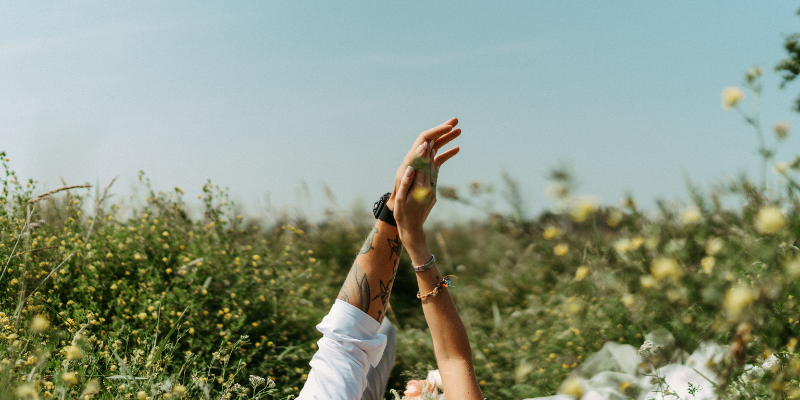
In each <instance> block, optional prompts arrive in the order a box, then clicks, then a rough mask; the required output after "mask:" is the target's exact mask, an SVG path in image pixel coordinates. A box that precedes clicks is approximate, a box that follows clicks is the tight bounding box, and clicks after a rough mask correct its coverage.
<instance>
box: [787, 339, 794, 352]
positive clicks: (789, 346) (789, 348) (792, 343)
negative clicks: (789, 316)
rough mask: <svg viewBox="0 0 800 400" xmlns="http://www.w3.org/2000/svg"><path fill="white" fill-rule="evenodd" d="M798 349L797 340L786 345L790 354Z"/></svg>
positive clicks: (791, 340)
mask: <svg viewBox="0 0 800 400" xmlns="http://www.w3.org/2000/svg"><path fill="white" fill-rule="evenodd" d="M796 347H797V338H791V339H789V343H788V344H787V345H786V350H789V353H794V349H795V348H796Z"/></svg>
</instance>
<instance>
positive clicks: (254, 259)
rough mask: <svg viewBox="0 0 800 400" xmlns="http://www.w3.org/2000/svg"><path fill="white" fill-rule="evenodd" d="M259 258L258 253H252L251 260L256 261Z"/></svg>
mask: <svg viewBox="0 0 800 400" xmlns="http://www.w3.org/2000/svg"><path fill="white" fill-rule="evenodd" d="M260 259H261V256H259V255H258V254H255V255H253V261H258V260H260Z"/></svg>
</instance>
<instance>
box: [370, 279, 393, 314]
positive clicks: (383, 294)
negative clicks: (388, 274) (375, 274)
mask: <svg viewBox="0 0 800 400" xmlns="http://www.w3.org/2000/svg"><path fill="white" fill-rule="evenodd" d="M380 284H381V291H380V292H378V295H377V296H375V297H373V298H372V300H375V299H377V298H379V297H380V299H381V304H383V306H384V307H386V302H387V301H389V294H390V293H391V292H392V291H391V290H389V286H391V284H392V281H389V282H386V284H385V285H384V284H383V281H382V280H381V281H380Z"/></svg>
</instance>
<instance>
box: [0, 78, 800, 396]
mask: <svg viewBox="0 0 800 400" xmlns="http://www.w3.org/2000/svg"><path fill="white" fill-rule="evenodd" d="M759 76H760V71H758V70H752V71H750V72H749V73H748V75H747V76H746V81H747V83H748V87H749V89H750V91H751V93H752V95H754V96H755V97H757V96H758V95H759V92H760V86H759V84H758V79H759ZM744 98H745V94H744V92H743V91H741V90H740V89H726V90H725V91H724V92H723V106H724V107H726V108H735V109H737V110H740V108H739V107H741V105H742V104H744V103H742V102H743V101H744ZM740 111H741V110H740ZM742 113H743V115H745V118H746V119H745V121H746V122H747V123H750V124H751V125H753V127H754V128H755V129H756V133H757V137H758V138H759V141H758V143H759V153H760V154H761V155H762V157H763V171H762V172H763V175H762V176H761V177H760V179H756V180H755V181H751V180H748V179H747V178H741V179H739V180H737V181H731V182H727V183H725V184H721V185H718V186H714V187H710V188H696V187H692V188H691V189H692V194H693V195H692V198H691V202H690V205H688V206H673V205H670V204H669V203H665V202H659V203H658V204H657V205H656V206H657V210H658V211H657V212H647V213H645V212H643V211H642V210H641V209H640V207H639V206H638V205H637V203H636V202H635V201H634V200H633V199H626V201H625V202H624V204H622V205H620V206H609V205H599V204H595V203H592V202H591V201H589V200H586V199H583V198H581V197H579V196H576V195H575V194H574V191H575V188H574V187H573V185H572V177H571V176H570V175H569V174H568V173H567V172H566V171H562V170H557V171H554V173H553V175H552V186H551V189H550V190H549V192H550V195H551V197H552V198H553V199H554V201H555V203H554V206H553V210H552V211H550V212H545V213H544V214H542V215H541V216H540V217H539V218H537V219H535V220H525V219H522V218H521V215H522V213H521V212H520V210H521V207H522V206H521V203H522V199H521V195H520V193H519V190H518V188H517V185H516V183H515V181H514V180H513V179H511V178H510V177H504V181H503V183H502V184H501V185H503V186H504V188H505V190H504V192H505V193H507V195H506V196H505V197H506V200H507V201H508V202H509V203H510V204H511V206H512V207H511V209H512V210H513V211H512V212H510V213H508V214H498V213H495V212H492V211H488V216H487V218H486V219H484V220H480V221H472V222H465V223H460V224H455V225H448V226H445V225H441V226H431V227H429V233H428V237H429V240H430V242H431V247H432V250H433V252H434V253H435V254H436V256H437V259H438V260H440V269H441V270H442V273H444V274H457V275H458V276H459V278H460V279H459V286H458V287H457V288H455V289H453V290H452V292H451V293H452V294H453V296H454V299H455V301H456V305H457V306H458V308H459V311H460V313H461V316H462V318H463V320H464V322H465V325H466V327H467V331H468V333H469V335H470V340H471V344H472V349H473V355H474V359H475V367H476V372H477V376H478V380H479V382H480V384H481V386H482V389H483V392H484V395H485V396H486V397H487V398H489V399H523V398H529V397H537V396H547V395H550V394H554V393H556V392H557V391H559V388H560V387H561V385H562V383H563V382H564V381H565V378H566V377H567V376H569V375H570V374H571V373H574V371H576V370H579V369H580V367H581V363H582V360H584V359H585V358H586V357H587V356H588V355H590V354H592V353H594V352H596V351H598V350H599V349H601V347H603V345H604V344H605V343H607V342H618V343H627V344H631V345H633V346H635V347H639V346H640V345H642V342H643V341H644V339H643V336H644V335H645V334H646V333H647V332H651V331H653V330H654V329H657V328H665V329H666V330H668V331H669V332H671V333H672V334H673V335H674V337H675V340H676V346H678V347H680V348H682V349H685V350H688V351H691V350H693V349H694V348H696V347H697V346H698V344H699V343H700V342H702V341H714V342H717V343H719V344H722V345H727V346H728V347H726V352H727V353H726V356H725V357H724V358H722V359H721V360H719V361H718V362H716V363H714V365H710V366H708V367H709V368H711V369H713V370H714V371H715V372H716V374H717V376H718V380H717V382H716V383H715V384H716V394H717V395H718V397H720V398H756V397H757V398H788V399H795V398H800V380H798V377H799V376H800V354H798V352H799V351H800V348H798V338H800V325H799V324H798V322H800V304H798V297H800V285H798V284H797V281H798V279H800V254H798V253H800V248H798V247H797V246H798V238H799V237H800V210H799V209H798V208H799V207H800V184H798V180H797V179H798V177H799V175H800V174H798V171H800V158H796V159H795V160H792V161H787V162H776V160H773V154H774V149H775V148H776V146H778V145H779V144H780V143H781V141H782V140H783V139H784V138H786V136H787V135H788V134H789V126H788V125H787V124H777V125H776V126H775V127H774V129H773V131H774V132H773V133H774V138H773V135H771V134H770V135H767V134H764V133H763V132H762V131H761V127H760V125H759V123H758V122H757V121H758V118H755V117H753V116H751V115H748V114H746V113H745V112H744V111H742ZM768 136H769V137H768ZM768 143H772V145H770V144H768ZM0 157H2V164H3V169H4V175H3V177H2V181H0V186H2V194H1V195H0V262H2V265H0V268H1V272H0V398H2V399H11V398H25V399H38V398H58V399H77V398H83V399H91V398H98V399H106V398H109V399H110V398H122V399H138V400H144V399H168V398H201V399H211V398H215V399H217V398H223V399H229V398H239V397H241V398H247V399H257V398H267V399H271V398H276V399H284V398H291V397H292V396H295V395H296V394H297V393H298V392H299V389H300V388H301V387H302V386H303V383H304V380H305V379H306V378H307V374H308V372H309V366H308V362H309V360H310V358H311V357H312V355H313V354H314V352H315V350H316V344H315V343H316V341H317V340H318V339H319V336H320V335H319V333H318V332H317V331H316V330H315V329H314V326H315V325H316V324H317V323H318V322H319V321H320V320H321V318H322V317H323V316H324V315H325V314H326V313H327V310H328V309H329V307H330V305H331V304H332V302H333V301H334V299H335V297H336V295H337V293H338V290H339V287H340V285H341V283H342V282H343V281H344V278H345V275H346V273H347V271H348V269H349V267H350V265H351V263H352V260H353V258H354V256H355V255H356V254H357V252H358V249H359V247H360V245H361V242H362V241H363V239H364V238H365V237H366V236H367V234H368V232H369V230H370V227H371V224H372V220H371V218H369V216H368V215H347V216H343V215H341V214H336V213H330V214H328V215H327V217H326V218H325V219H324V220H323V221H321V222H310V221H303V220H300V221H292V220H285V221H281V222H279V223H277V224H274V225H271V226H265V225H263V224H260V223H258V221H256V220H249V219H248V218H247V216H241V215H237V214H236V213H235V212H234V211H233V210H234V207H233V205H232V204H231V203H230V202H229V200H228V198H227V193H226V192H225V191H224V190H222V189H220V188H219V186H217V185H214V184H211V183H208V184H207V185H205V186H204V187H203V192H204V195H203V196H201V199H202V202H203V204H204V206H203V209H202V210H199V212H198V210H194V212H195V213H194V215H200V216H199V217H194V218H192V217H190V215H192V212H190V211H192V210H189V209H188V208H189V206H188V205H187V204H186V202H185V200H184V197H183V190H181V189H180V188H174V189H172V190H169V191H160V190H157V189H155V188H151V186H150V184H149V182H148V180H147V178H146V177H145V176H144V175H141V176H140V182H141V185H142V187H143V188H145V193H146V197H144V198H136V199H133V200H132V201H129V202H126V203H124V204H123V203H115V202H112V201H111V200H112V199H113V197H110V193H113V186H111V185H109V186H108V187H88V186H87V185H79V186H76V187H65V188H62V189H61V190H60V191H58V192H48V193H41V191H39V190H38V189H37V187H36V181H34V180H33V179H30V180H27V181H24V180H22V179H20V178H18V177H17V176H16V174H15V173H14V172H13V168H12V167H13V163H12V161H11V160H10V157H9V155H6V154H5V153H0ZM768 167H772V169H774V172H775V178H774V179H767V176H766V175H767V170H768V169H770V168H768ZM768 181H769V182H770V183H769V184H767V182H768ZM498 191H499V190H498V188H497V187H493V186H492V185H487V184H482V183H479V182H475V183H473V184H471V185H469V187H467V188H440V192H439V196H440V197H441V198H445V199H449V200H450V201H457V202H461V203H464V204H467V205H474V206H476V207H479V206H477V205H478V204H483V202H482V199H485V198H486V197H487V196H494V195H495V193H497V192H498ZM442 201H445V200H442ZM724 204H738V205H739V206H738V208H735V209H731V208H726V207H725V206H724ZM401 265H406V266H407V265H409V260H408V259H407V257H406V258H404V260H403V261H402V262H401ZM394 287H395V289H394V293H393V295H392V297H391V312H389V313H388V318H390V320H391V321H392V322H394V323H395V325H396V327H397V328H398V355H397V364H396V366H395V368H394V372H393V376H392V378H391V380H390V385H389V388H390V389H402V388H403V387H404V384H405V382H406V381H407V380H409V379H421V378H424V377H425V375H426V374H427V372H428V370H429V369H435V368H436V367H435V361H434V359H433V349H432V347H431V341H430V337H429V334H428V333H427V331H426V327H425V321H424V318H423V316H422V313H421V308H420V305H419V302H418V300H417V299H416V297H415V294H416V291H417V289H416V284H415V280H414V277H413V272H412V271H411V269H410V268H401V269H400V271H399V272H398V275H397V281H396V284H395V286H394ZM770 356H775V357H776V358H777V362H772V363H771V364H770V367H769V368H768V369H765V370H763V371H762V372H761V373H759V374H757V375H753V374H750V373H748V368H747V365H761V364H763V362H764V360H766V359H768V358H770ZM643 368H646V367H643ZM645 372H646V371H645ZM562 391H563V388H562ZM620 391H621V392H624V393H625V394H626V395H629V396H630V397H636V396H637V395H638V393H636V387H635V385H630V384H628V385H627V386H626V385H621V387H620ZM567 392H568V393H571V394H573V395H575V396H576V397H580V393H579V392H577V393H576V392H574V391H573V392H569V391H567ZM663 394H664V395H665V396H667V397H668V396H669V392H668V391H666V392H664V393H663ZM387 397H388V394H387ZM675 397H677V396H675Z"/></svg>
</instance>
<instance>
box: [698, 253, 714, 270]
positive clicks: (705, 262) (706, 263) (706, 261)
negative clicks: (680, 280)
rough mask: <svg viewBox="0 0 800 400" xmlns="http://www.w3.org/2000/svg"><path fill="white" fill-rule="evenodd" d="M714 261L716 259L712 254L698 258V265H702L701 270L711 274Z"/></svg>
mask: <svg viewBox="0 0 800 400" xmlns="http://www.w3.org/2000/svg"><path fill="white" fill-rule="evenodd" d="M716 263H717V261H716V260H715V259H714V257H712V256H708V257H703V259H702V260H700V265H702V266H703V272H705V273H707V274H711V272H713V271H714V265H715V264H716Z"/></svg>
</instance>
